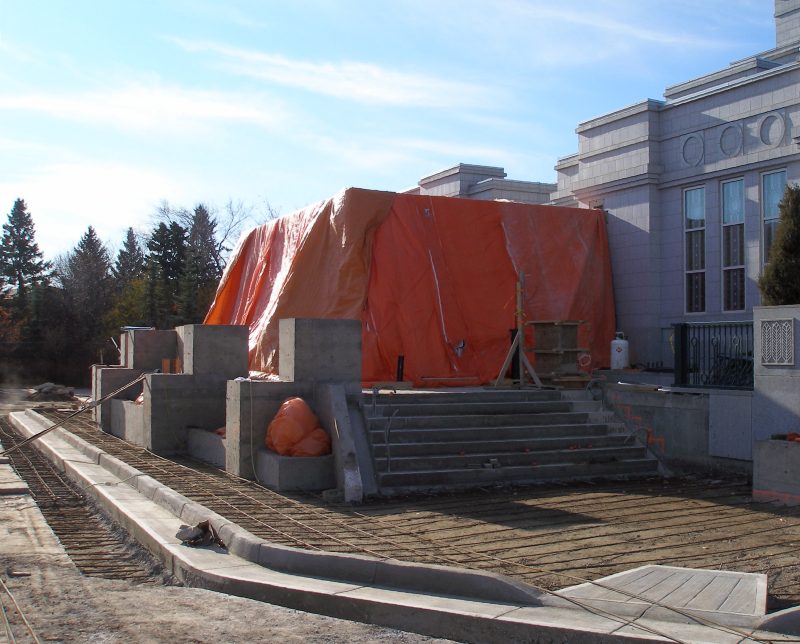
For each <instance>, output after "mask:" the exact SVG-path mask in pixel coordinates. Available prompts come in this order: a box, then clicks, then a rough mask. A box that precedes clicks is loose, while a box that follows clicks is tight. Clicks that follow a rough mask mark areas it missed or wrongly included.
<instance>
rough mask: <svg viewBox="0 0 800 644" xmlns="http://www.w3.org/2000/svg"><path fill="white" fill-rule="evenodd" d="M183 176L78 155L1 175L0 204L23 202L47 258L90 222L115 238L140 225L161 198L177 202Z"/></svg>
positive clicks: (180, 197)
mask: <svg viewBox="0 0 800 644" xmlns="http://www.w3.org/2000/svg"><path fill="white" fill-rule="evenodd" d="M181 186H182V182H179V181H177V180H175V179H174V178H172V177H168V176H165V175H164V174H162V173H160V172H156V171H152V170H147V169H144V168H139V167H136V166H132V165H125V164H120V163H101V162H96V161H88V160H84V161H79V162H73V163H58V164H52V165H48V166H43V167H39V168H36V169H34V170H32V171H31V172H30V173H29V174H28V175H27V176H22V177H20V178H19V179H18V180H15V181H14V182H13V183H10V182H8V183H7V182H2V181H0V204H6V205H7V208H8V210H10V209H11V205H12V204H13V203H14V200H15V199H17V198H22V199H24V200H25V203H26V204H27V205H28V210H29V212H30V213H31V214H32V216H33V221H34V225H35V226H36V239H37V242H38V243H39V247H40V248H41V250H42V252H43V253H44V255H45V258H46V259H52V258H53V257H54V256H56V255H58V254H60V253H63V252H66V251H68V250H71V249H72V248H73V247H74V246H75V244H76V243H77V242H78V240H79V239H80V237H81V235H83V233H84V232H86V228H87V227H88V226H90V225H91V226H94V228H95V230H97V233H98V235H99V236H100V238H101V239H103V240H106V241H110V242H111V243H114V244H116V243H118V242H119V240H121V239H122V234H123V231H124V230H125V229H126V228H128V227H129V226H133V227H134V228H136V227H137V226H141V225H145V224H146V223H147V217H148V216H149V215H150V213H152V211H153V208H154V206H155V205H156V204H157V203H159V201H160V200H162V199H165V198H166V199H169V200H171V201H176V202H179V203H180V202H181V201H184V200H185V197H186V196H187V195H186V194H185V193H184V191H183V189H182V187H181Z"/></svg>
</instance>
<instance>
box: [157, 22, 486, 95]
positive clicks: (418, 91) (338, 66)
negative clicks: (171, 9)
mask: <svg viewBox="0 0 800 644" xmlns="http://www.w3.org/2000/svg"><path fill="white" fill-rule="evenodd" d="M172 41H173V42H174V43H176V44H177V45H179V46H180V47H182V48H183V49H185V50H186V51H189V52H211V53H213V54H217V55H218V56H220V57H221V62H220V65H221V67H222V68H223V69H225V70H227V71H230V72H232V73H234V74H238V75H241V76H248V77H250V78H256V79H259V80H264V81H268V82H271V83H277V84H279V85H284V86H288V87H297V88H300V89H304V90H306V91H309V92H313V93H316V94H323V95H325V96H333V97H334V98H338V99H343V100H350V101H355V102H359V103H367V104H377V105H394V106H412V107H436V108H442V107H476V106H483V105H486V103H487V102H488V101H491V100H492V93H491V92H489V91H488V90H487V89H486V88H484V87H481V86H478V85H474V84H471V83H465V82H459V81H451V80H446V79H442V78H437V77H435V76H430V75H428V74H420V73H410V72H400V71H393V70H390V69H385V68H383V67H380V66H379V65H375V64H372V63H362V62H352V61H343V62H308V61H302V60H293V59H291V58H287V57H286V56H282V55H280V54H269V53H264V52H260V51H252V50H244V49H237V48H234V47H228V46H226V45H222V44H218V43H213V42H200V41H190V40H183V39H180V38H173V39H172Z"/></svg>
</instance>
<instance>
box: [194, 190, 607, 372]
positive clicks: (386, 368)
mask: <svg viewBox="0 0 800 644" xmlns="http://www.w3.org/2000/svg"><path fill="white" fill-rule="evenodd" d="M523 274H524V276H525V306H524V309H525V310H524V314H525V317H526V319H528V320H586V321H587V323H586V324H584V325H583V326H582V327H581V331H580V343H581V344H582V346H586V347H588V348H589V349H590V351H591V357H592V366H594V367H598V366H607V365H608V352H609V343H610V341H611V340H612V338H613V336H614V325H615V320H614V300H613V292H612V284H611V265H610V260H609V256H608V241H607V237H606V230H605V222H604V220H603V213H602V212H601V211H597V210H586V209H577V208H562V207H556V206H533V205H527V204H518V203H510V202H497V201H477V200H466V199H454V198H450V197H429V196H421V195H406V194H395V193H391V192H378V191H371V190H360V189H356V188H350V189H348V190H346V191H344V192H342V193H340V194H338V195H337V196H336V197H334V198H332V199H329V200H327V201H324V202H321V203H319V204H315V205H314V206H310V207H308V208H305V209H303V210H300V211H298V212H295V213H293V214H291V215H288V216H286V217H283V218H281V219H278V220H275V221H272V222H269V223H267V224H264V225H263V226H260V227H258V228H255V229H254V230H252V231H250V232H249V233H248V234H247V235H246V236H245V237H243V239H242V240H241V241H240V242H239V245H238V247H237V249H236V250H235V251H234V253H233V255H232V258H231V261H230V263H229V264H228V267H227V269H226V271H225V274H224V275H223V278H222V281H221V283H220V286H219V289H218V291H217V296H216V299H215V301H214V303H213V304H212V306H211V309H210V310H209V313H208V315H207V316H206V320H205V322H206V324H247V325H248V326H249V327H250V369H251V370H253V371H260V372H265V373H266V374H271V375H277V373H278V351H277V348H278V320H280V319H281V318H289V317H298V318H301V317H314V318H349V319H360V320H361V321H362V333H363V378H364V382H365V384H369V383H371V382H377V381H390V380H394V379H395V370H396V365H397V357H398V356H399V355H403V356H404V357H405V379H406V380H412V381H413V382H414V384H415V385H417V386H426V385H427V386H430V385H441V384H451V385H459V384H481V383H487V382H490V381H491V380H493V379H494V378H496V377H497V375H498V372H499V370H500V367H501V365H502V363H503V359H504V357H505V355H506V352H507V351H508V348H509V344H510V335H509V329H511V328H513V327H514V326H515V310H514V309H515V288H516V282H517V279H518V276H519V275H523ZM529 340H530V338H529ZM531 358H533V356H532V355H531Z"/></svg>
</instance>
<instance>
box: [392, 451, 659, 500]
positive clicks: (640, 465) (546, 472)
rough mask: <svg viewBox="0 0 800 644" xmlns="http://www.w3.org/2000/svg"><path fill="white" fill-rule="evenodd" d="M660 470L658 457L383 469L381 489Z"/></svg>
mask: <svg viewBox="0 0 800 644" xmlns="http://www.w3.org/2000/svg"><path fill="white" fill-rule="evenodd" d="M657 473H658V463H657V461H656V460H654V459H647V458H636V459H630V460H622V461H610V462H604V463H591V462H586V463H555V464H545V465H537V466H533V465H526V466H512V467H497V468H480V469H472V468H469V469H461V470H426V471H415V472H381V473H379V474H378V479H379V481H380V486H381V491H382V492H384V493H385V494H402V493H404V492H415V491H422V490H433V489H437V488H438V489H441V488H452V487H460V488H463V487H476V486H479V485H487V484H492V483H495V484H500V483H509V482H514V483H536V482H541V481H565V480H585V479H593V478H602V477H629V476H653V475H655V474H657Z"/></svg>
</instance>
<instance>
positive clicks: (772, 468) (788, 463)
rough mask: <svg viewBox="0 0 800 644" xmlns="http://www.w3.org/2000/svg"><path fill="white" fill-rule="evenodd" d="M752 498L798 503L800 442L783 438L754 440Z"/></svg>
mask: <svg viewBox="0 0 800 644" xmlns="http://www.w3.org/2000/svg"><path fill="white" fill-rule="evenodd" d="M753 499H754V500H756V501H778V502H780V503H781V504H784V505H800V443H795V442H793V441H785V440H764V441H756V442H755V444H754V448H753Z"/></svg>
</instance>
